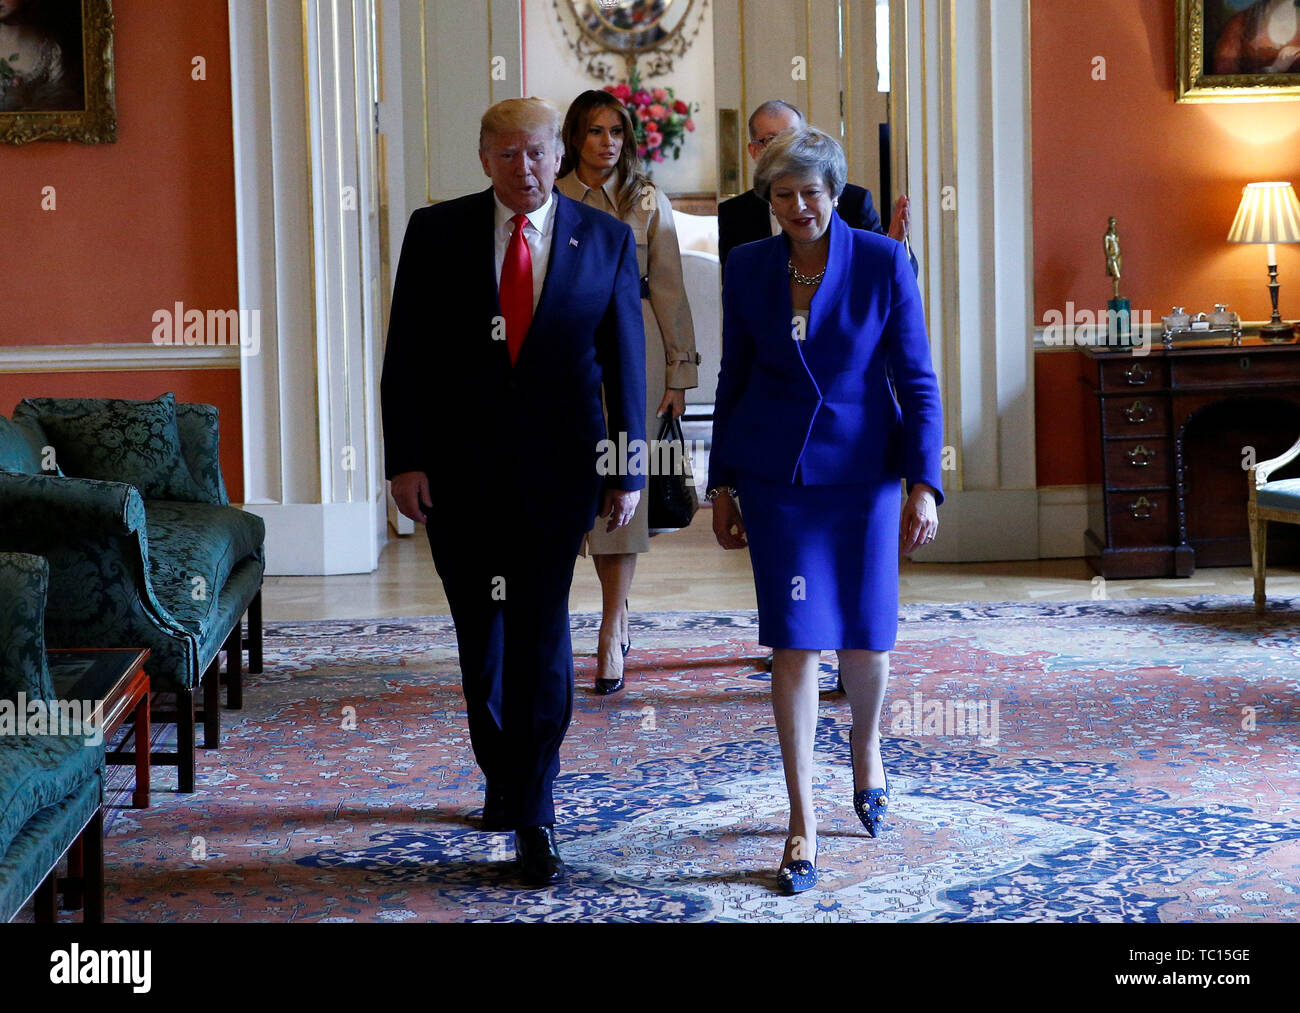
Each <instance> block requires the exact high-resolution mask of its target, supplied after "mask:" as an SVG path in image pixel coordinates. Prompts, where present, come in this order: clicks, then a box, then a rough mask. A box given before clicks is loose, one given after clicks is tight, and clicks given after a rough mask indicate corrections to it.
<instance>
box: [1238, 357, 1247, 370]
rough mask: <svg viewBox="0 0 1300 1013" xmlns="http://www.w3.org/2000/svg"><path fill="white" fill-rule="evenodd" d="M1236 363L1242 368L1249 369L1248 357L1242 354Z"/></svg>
mask: <svg viewBox="0 0 1300 1013" xmlns="http://www.w3.org/2000/svg"><path fill="white" fill-rule="evenodd" d="M1237 365H1239V366H1240V367H1241V368H1242V369H1250V357H1249V356H1246V355H1243V356H1242V357H1241V359H1240V360H1239V361H1238V362H1237Z"/></svg>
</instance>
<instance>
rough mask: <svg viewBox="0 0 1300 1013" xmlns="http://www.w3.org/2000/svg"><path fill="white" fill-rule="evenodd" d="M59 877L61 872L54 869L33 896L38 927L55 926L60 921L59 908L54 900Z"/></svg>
mask: <svg viewBox="0 0 1300 1013" xmlns="http://www.w3.org/2000/svg"><path fill="white" fill-rule="evenodd" d="M58 875H59V870H58V869H52V870H51V871H50V874H49V875H48V876H46V877H45V878H44V879H43V880H41V885H40V886H38V887H37V888H36V893H35V894H33V895H32V913H33V914H34V915H35V916H36V924H38V925H53V924H54V923H55V922H56V921H58V920H59V919H58V916H59V906H58V904H57V903H55V899H54V898H55V896H56V894H55V890H56V884H57V882H58Z"/></svg>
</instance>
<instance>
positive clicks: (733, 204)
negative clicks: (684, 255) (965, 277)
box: [718, 183, 920, 275]
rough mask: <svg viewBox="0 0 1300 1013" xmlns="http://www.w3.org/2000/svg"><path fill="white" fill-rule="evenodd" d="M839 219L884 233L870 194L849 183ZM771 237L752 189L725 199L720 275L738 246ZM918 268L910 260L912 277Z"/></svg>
mask: <svg viewBox="0 0 1300 1013" xmlns="http://www.w3.org/2000/svg"><path fill="white" fill-rule="evenodd" d="M835 210H836V211H837V212H838V213H839V216H840V217H841V218H843V219H844V221H846V222H847V223H848V224H849V225H851V226H853V228H855V229H865V230H866V231H867V232H876V233H880V234H881V235H883V234H884V232H885V230H884V227H883V226H882V225H881V224H880V215H878V214H876V206H875V204H874V203H873V202H872V200H871V191H870V190H865V189H863V188H862V187H860V186H854V185H853V184H852V183H849V184H847V185H845V187H844V192H843V193H842V194H840V204H839V207H838V208H836V209H835ZM771 236H772V214H771V212H770V211H768V209H767V204H765V203H764V202H763V201H762V200H761V199H760V198H759V196H758V194H756V193H755V192H754V191H753V190H747V191H745V192H744V193H742V194H741V195H740V196H739V197H732V198H731V199H730V200H724V201H723V202H722V203H721V204H719V205H718V260H719V261H721V265H722V271H723V274H724V275H725V274H726V270H727V255H728V254H729V253H731V251H732V250H733V249H735V248H736V247H737V246H741V245H743V244H745V243H756V242H758V241H759V240H760V239H770V238H771ZM919 268H920V265H919V264H917V262H916V258H915V257H913V258H912V274H913V275H915V274H916V272H917V271H918V270H919Z"/></svg>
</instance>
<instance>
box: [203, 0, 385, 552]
mask: <svg viewBox="0 0 1300 1013" xmlns="http://www.w3.org/2000/svg"><path fill="white" fill-rule="evenodd" d="M229 11H230V56H231V69H232V74H231V77H232V101H233V112H234V116H233V128H234V129H233V132H234V150H235V216H236V226H237V230H238V236H239V250H238V272H239V297H240V305H241V308H247V309H249V310H257V311H258V312H259V313H260V314H261V321H262V327H261V346H260V352H259V354H258V355H256V356H251V355H250V356H247V357H245V358H244V359H243V360H242V362H241V393H242V406H243V423H244V426H243V433H244V490H245V497H246V499H247V501H248V504H247V505H248V509H250V510H252V511H253V512H255V513H258V514H261V515H262V516H263V517H264V518H265V519H266V520H267V540H266V545H267V560H268V569H267V572H268V573H316V574H328V573H363V572H370V571H372V570H374V568H375V566H376V565H377V563H378V559H379V550H380V549H381V548H382V546H383V541H384V534H383V530H384V528H383V523H384V522H383V513H384V511H383V508H382V498H383V491H384V480H383V472H382V469H381V468H380V465H379V460H380V458H379V369H380V364H381V359H382V351H383V342H382V336H381V334H380V327H379V321H380V319H381V316H382V298H381V294H380V286H381V281H380V278H381V267H380V264H381V254H380V250H379V207H378V192H379V188H378V183H377V172H378V170H377V165H376V163H377V140H376V123H375V106H376V101H377V95H376V92H375V84H376V82H377V79H378V75H377V64H378V60H379V54H378V39H377V34H376V33H377V25H376V22H377V17H378V8H377V7H376V0H349V2H333V0H302V3H301V4H289V3H278V2H273V0H230V4H229ZM285 567H287V569H285Z"/></svg>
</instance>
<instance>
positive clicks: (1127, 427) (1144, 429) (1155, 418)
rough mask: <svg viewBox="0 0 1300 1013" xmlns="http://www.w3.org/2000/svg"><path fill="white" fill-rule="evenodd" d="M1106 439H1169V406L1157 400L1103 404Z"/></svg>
mask: <svg viewBox="0 0 1300 1013" xmlns="http://www.w3.org/2000/svg"><path fill="white" fill-rule="evenodd" d="M1102 419H1103V424H1104V429H1103V431H1104V432H1105V434H1106V435H1107V436H1168V435H1169V402H1168V401H1166V400H1165V399H1164V397H1162V396H1157V397H1149V396H1147V397H1143V396H1135V397H1131V398H1130V397H1118V396H1115V397H1108V398H1106V399H1104V400H1103V401H1102Z"/></svg>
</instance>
